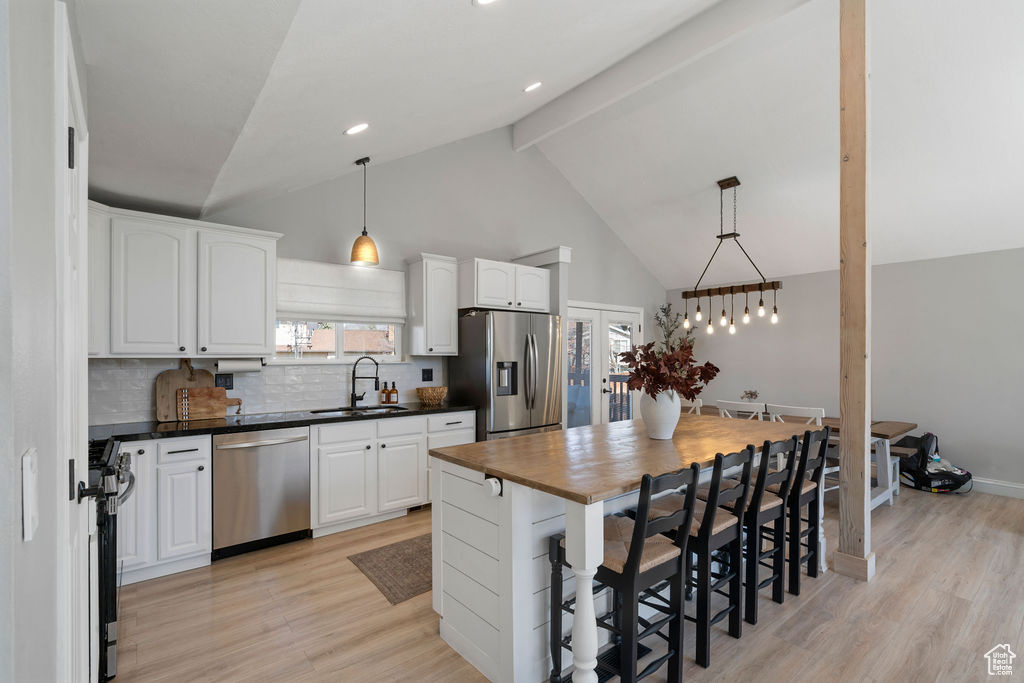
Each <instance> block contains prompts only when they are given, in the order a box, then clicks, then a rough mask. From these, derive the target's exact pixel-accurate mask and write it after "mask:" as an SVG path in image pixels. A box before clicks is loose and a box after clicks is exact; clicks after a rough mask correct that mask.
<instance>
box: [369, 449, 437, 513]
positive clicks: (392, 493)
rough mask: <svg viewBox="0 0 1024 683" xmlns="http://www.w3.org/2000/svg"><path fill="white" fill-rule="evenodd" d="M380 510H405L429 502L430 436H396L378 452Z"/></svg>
mask: <svg viewBox="0 0 1024 683" xmlns="http://www.w3.org/2000/svg"><path fill="white" fill-rule="evenodd" d="M377 473H378V479H377V488H378V491H380V493H379V495H378V509H379V510H380V511H381V512H387V511H388V510H404V509H405V508H408V507H412V506H414V505H422V504H423V503H426V502H427V437H426V434H424V435H422V436H415V437H404V438H403V437H396V438H394V439H387V440H386V442H385V441H382V442H381V443H380V444H379V446H378V450H377Z"/></svg>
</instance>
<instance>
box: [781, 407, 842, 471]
mask: <svg viewBox="0 0 1024 683" xmlns="http://www.w3.org/2000/svg"><path fill="white" fill-rule="evenodd" d="M765 412H766V413H768V419H769V420H771V421H772V422H785V421H786V419H790V418H796V420H794V419H790V422H792V423H794V424H801V423H802V424H805V425H811V424H813V425H815V426H817V427H820V426H821V420H822V418H824V417H825V409H824V408H804V407H801V406H784V405H780V404H778V403H767V404H765ZM801 421H802V422H801ZM830 462H832V461H831V460H829V458H828V456H827V455H826V457H825V463H826V464H825V476H826V477H827V476H828V473H829V472H830V471H831V472H838V471H839V468H838V467H834V466H830V465H829V463H830ZM781 466H782V460H781V459H780V460H779V467H781ZM825 490H826V491H829V490H831V489H829V488H828V485H826V486H825Z"/></svg>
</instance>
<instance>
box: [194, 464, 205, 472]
mask: <svg viewBox="0 0 1024 683" xmlns="http://www.w3.org/2000/svg"><path fill="white" fill-rule="evenodd" d="M196 469H197V470H199V471H200V472H202V471H203V470H205V469H206V468H205V467H204V466H202V465H200V466H199V467H197V468H196Z"/></svg>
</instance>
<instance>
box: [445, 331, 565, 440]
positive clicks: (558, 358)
mask: <svg viewBox="0 0 1024 683" xmlns="http://www.w3.org/2000/svg"><path fill="white" fill-rule="evenodd" d="M448 386H449V387H450V389H451V400H453V401H457V402H460V403H461V402H467V403H472V404H473V405H475V406H477V411H476V438H477V441H485V440H488V439H501V438H504V437H508V436H520V435H522V434H532V433H534V432H543V431H549V430H553V429H560V428H561V422H562V321H561V318H560V317H559V316H557V315H548V314H546V313H520V312H515V311H469V312H467V313H465V314H464V315H462V317H460V318H459V355H458V356H457V357H455V358H451V359H449V361H448Z"/></svg>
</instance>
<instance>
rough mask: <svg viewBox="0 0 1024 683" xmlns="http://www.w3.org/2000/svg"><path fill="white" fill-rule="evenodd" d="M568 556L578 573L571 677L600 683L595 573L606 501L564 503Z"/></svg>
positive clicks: (601, 549)
mask: <svg viewBox="0 0 1024 683" xmlns="http://www.w3.org/2000/svg"><path fill="white" fill-rule="evenodd" d="M565 558H566V560H568V562H569V564H570V565H571V566H572V572H573V574H574V575H575V576H576V613H575V615H573V621H572V663H573V673H572V680H573V681H575V683H597V674H596V673H595V671H594V669H595V668H596V667H597V643H598V641H597V618H596V616H595V612H594V574H596V573H597V567H598V566H599V565H600V564H601V562H602V561H603V560H604V503H593V504H591V505H584V504H582V503H576V502H573V501H566V504H565Z"/></svg>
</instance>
